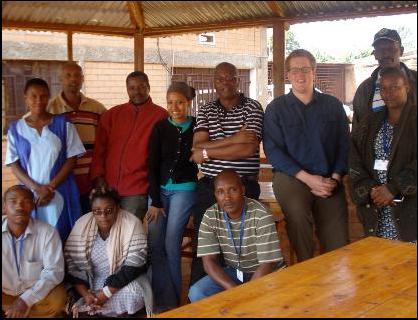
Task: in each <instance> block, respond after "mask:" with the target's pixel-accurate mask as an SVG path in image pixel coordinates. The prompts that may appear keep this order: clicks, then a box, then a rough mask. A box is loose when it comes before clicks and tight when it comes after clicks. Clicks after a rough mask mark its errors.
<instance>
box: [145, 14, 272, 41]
mask: <svg viewBox="0 0 418 320" xmlns="http://www.w3.org/2000/svg"><path fill="white" fill-rule="evenodd" d="M278 19H279V18H265V19H254V20H235V21H223V22H218V23H205V24H195V25H185V26H172V27H159V28H147V29H146V31H145V32H144V35H145V36H146V37H158V36H164V35H171V34H181V33H197V32H203V31H219V30H226V29H237V28H251V27H256V26H271V25H273V24H274V23H275V22H277V21H280V20H278Z"/></svg>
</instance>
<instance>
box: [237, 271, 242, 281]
mask: <svg viewBox="0 0 418 320" xmlns="http://www.w3.org/2000/svg"><path fill="white" fill-rule="evenodd" d="M237 278H238V280H239V281H241V282H244V273H243V272H242V271H241V270H238V269H237Z"/></svg>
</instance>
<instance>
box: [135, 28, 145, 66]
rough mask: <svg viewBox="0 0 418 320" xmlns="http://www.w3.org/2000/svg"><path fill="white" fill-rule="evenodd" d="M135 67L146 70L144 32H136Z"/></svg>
mask: <svg viewBox="0 0 418 320" xmlns="http://www.w3.org/2000/svg"><path fill="white" fill-rule="evenodd" d="M134 68H135V71H144V34H143V33H142V32H135V34H134Z"/></svg>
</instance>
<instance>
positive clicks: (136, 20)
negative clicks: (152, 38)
mask: <svg viewBox="0 0 418 320" xmlns="http://www.w3.org/2000/svg"><path fill="white" fill-rule="evenodd" d="M127 5H128V10H129V15H130V17H131V21H132V24H133V25H134V26H135V29H138V30H139V31H144V29H145V18H144V10H143V9H142V1H127Z"/></svg>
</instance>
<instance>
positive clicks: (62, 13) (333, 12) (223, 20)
mask: <svg viewBox="0 0 418 320" xmlns="http://www.w3.org/2000/svg"><path fill="white" fill-rule="evenodd" d="M128 2H129V1H2V8H3V12H2V18H3V27H6V28H20V29H25V28H27V29H42V27H46V28H44V29H48V27H49V26H52V25H54V26H56V25H58V26H57V28H58V29H59V28H62V29H63V30H65V26H66V25H70V27H69V29H72V30H74V29H79V30H74V31H83V30H86V26H90V29H91V27H92V26H94V27H95V28H97V30H98V31H99V32H102V33H107V32H109V33H112V32H113V31H114V32H115V33H119V34H132V33H133V32H134V30H135V22H134V21H135V19H132V18H131V15H132V12H131V14H130V11H129V10H132V7H136V8H142V10H143V14H141V13H139V14H138V12H136V17H138V16H142V15H143V20H144V21H145V30H144V34H145V35H146V36H147V35H153V34H154V35H155V34H159V33H158V32H160V33H161V34H164V33H167V34H170V33H173V32H176V30H177V31H181V32H187V29H190V28H192V29H193V28H195V29H196V26H200V27H202V26H203V27H204V26H205V25H208V26H210V27H212V28H213V27H216V26H218V27H219V28H222V27H228V26H232V25H233V24H234V23H235V24H236V25H237V26H239V24H240V23H245V25H246V26H249V25H251V23H252V22H254V23H255V24H258V25H260V24H263V25H268V24H269V23H270V24H272V23H273V22H274V21H277V19H283V20H285V21H286V22H288V23H290V24H292V23H299V22H304V21H306V22H307V21H320V20H330V19H347V18H350V17H354V16H356V17H357V16H362V15H364V16H366V15H371V14H372V15H373V14H375V15H379V14H380V15H382V14H388V13H389V14H391V13H392V14H393V13H401V12H416V8H417V1H133V2H132V3H134V4H135V5H136V6H128ZM129 7H131V9H129ZM76 26H79V28H77V27H76ZM83 28H84V29H83ZM100 28H101V29H100ZM111 28H114V29H111Z"/></svg>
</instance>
